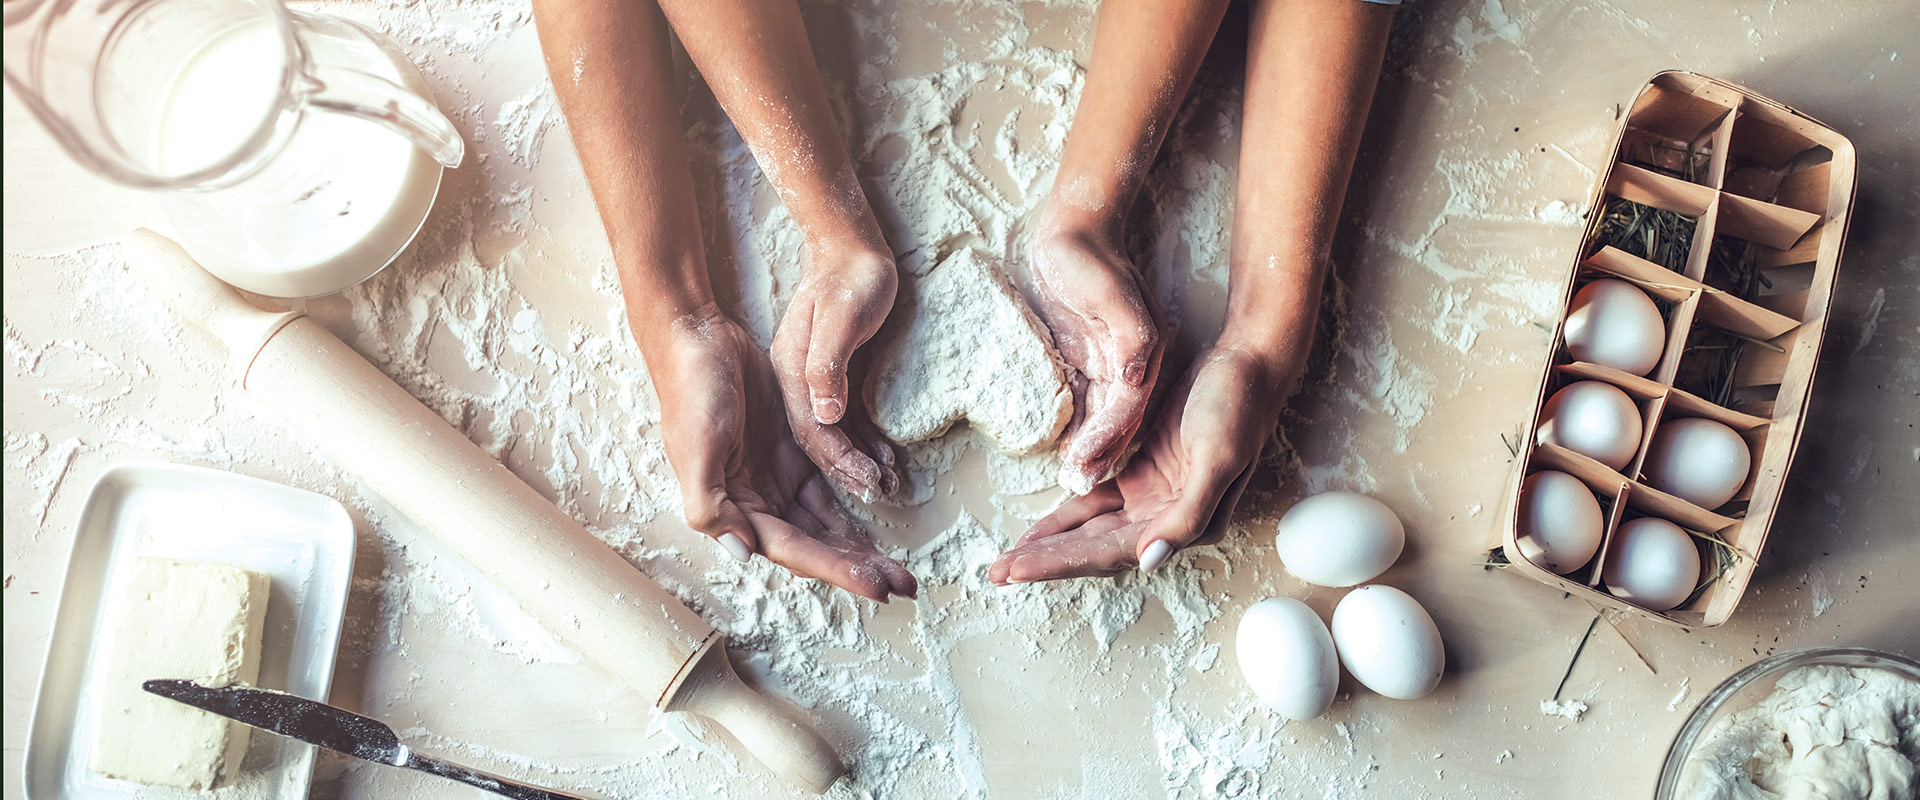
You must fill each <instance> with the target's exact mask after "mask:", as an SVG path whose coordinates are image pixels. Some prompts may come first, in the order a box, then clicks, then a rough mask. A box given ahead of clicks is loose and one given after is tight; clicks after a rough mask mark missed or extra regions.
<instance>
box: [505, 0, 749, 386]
mask: <svg viewBox="0 0 1920 800" xmlns="http://www.w3.org/2000/svg"><path fill="white" fill-rule="evenodd" d="M534 14H535V16H536V18H537V21H538V28H539V34H540V44H541V49H542V50H543V51H544V52H545V54H546V62H547V71H548V73H549V74H550V75H551V76H552V78H553V88H554V93H555V95H557V96H558V97H559V100H560V107H561V109H562V111H564V112H565V113H566V116H567V125H568V128H569V129H570V130H571V131H572V134H573V141H574V147H575V149H576V150H578V151H579V154H580V163H581V167H582V168H583V169H584V170H585V172H586V176H587V185H588V186H589V187H591V189H592V190H593V197H594V201H595V203H596V204H597V205H598V206H599V209H600V218H601V221H602V223H603V224H604V225H605V226H606V230H607V239H608V241H609V243H610V244H611V245H612V248H613V256H614V261H615V263H616V264H617V265H618V266H619V270H620V285H621V290H622V293H623V294H624V295H625V297H626V304H627V313H628V317H629V321H630V324H631V325H632V327H633V331H634V338H635V340H636V341H637V342H638V343H639V345H640V347H641V350H642V352H643V353H646V354H647V357H648V360H649V362H653V361H654V360H656V358H657V354H659V353H660V352H661V349H662V348H663V347H665V346H666V340H667V337H668V336H669V335H670V334H671V332H672V331H674V330H676V327H684V326H685V325H686V324H687V321H690V320H694V319H700V318H704V317H705V316H707V315H710V314H712V313H717V311H716V307H715V305H714V300H713V289H712V286H711V284H710V282H709V280H708V277H707V271H706V255H705V248H704V246H703V245H702V242H701V238H700V220H699V215H698V206H697V205H696V200H695V198H694V191H693V174H692V172H691V169H690V167H689V166H688V163H687V158H686V153H685V150H686V144H685V142H684V140H683V136H684V134H683V132H682V129H681V124H680V114H679V109H680V104H679V102H678V98H677V97H676V95H675V92H674V90H673V85H674V81H673V63H672V55H671V51H670V49H669V44H668V37H667V26H666V21H665V19H664V18H662V16H661V14H660V10H659V8H658V7H657V6H655V5H654V4H653V2H652V1H651V0H534ZM677 321H678V322H677ZM676 322H677V324H676Z"/></svg>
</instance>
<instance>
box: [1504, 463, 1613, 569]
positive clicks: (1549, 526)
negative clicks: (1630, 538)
mask: <svg viewBox="0 0 1920 800" xmlns="http://www.w3.org/2000/svg"><path fill="white" fill-rule="evenodd" d="M1605 527H1606V520H1605V519H1602V518H1601V516H1600V501H1599V500H1598V499H1596V498H1595V497H1594V496H1593V492H1592V491H1591V490H1589V489H1588V488H1587V485H1586V484H1584V483H1581V482H1580V479H1579V478H1576V477H1573V476H1572V475H1568V474H1567V473H1564V472H1560V471H1558V470H1545V471H1542V472H1536V473H1533V474H1532V475H1528V476H1527V479H1526V480H1525V481H1523V482H1521V484H1520V513H1519V514H1518V515H1517V516H1516V518H1515V519H1514V542H1515V544H1518V545H1519V546H1520V554H1521V555H1522V556H1525V557H1526V559H1527V560H1528V561H1531V562H1533V563H1535V564H1538V565H1539V566H1540V567H1541V568H1542V569H1546V570H1550V571H1552V572H1555V573H1558V574H1561V575H1565V574H1567V573H1569V572H1572V571H1574V570H1576V569H1579V568H1580V567H1581V566H1583V565H1585V564H1586V563H1587V562H1588V561H1591V560H1593V554H1594V552H1595V551H1597V550H1599V549H1600V534H1601V530H1602V529H1603V528H1605Z"/></svg>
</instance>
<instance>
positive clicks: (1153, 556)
mask: <svg viewBox="0 0 1920 800" xmlns="http://www.w3.org/2000/svg"><path fill="white" fill-rule="evenodd" d="M1170 555H1173V545H1171V544H1168V543H1167V540H1165V539H1158V540H1155V541H1154V543H1153V544H1150V545H1147V551H1146V552H1144V553H1141V554H1140V571H1141V572H1152V571H1154V570H1156V569H1159V568H1160V565H1161V564H1165V563H1167V556H1170Z"/></svg>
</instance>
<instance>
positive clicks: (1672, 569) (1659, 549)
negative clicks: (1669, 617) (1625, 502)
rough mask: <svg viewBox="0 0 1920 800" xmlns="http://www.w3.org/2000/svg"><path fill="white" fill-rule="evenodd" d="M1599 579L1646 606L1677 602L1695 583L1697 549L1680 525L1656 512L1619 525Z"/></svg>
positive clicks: (1609, 588)
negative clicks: (1654, 514) (1657, 514)
mask: <svg viewBox="0 0 1920 800" xmlns="http://www.w3.org/2000/svg"><path fill="white" fill-rule="evenodd" d="M1600 579H1601V580H1602V581H1605V582H1606V584H1607V591H1609V592H1612V593H1613V596H1614V597H1618V598H1620V599H1622V600H1625V601H1627V602H1629V603H1632V604H1634V605H1637V606H1639V607H1641V608H1644V609H1648V610H1650V611H1665V610H1667V609H1669V608H1673V607H1674V606H1677V605H1680V601H1682V600H1685V599H1687V595H1690V594H1693V589H1694V587H1695V586H1698V585H1699V583H1700V550H1699V548H1698V547H1696V546H1695V545H1694V543H1693V537H1691V536H1688V535H1687V532H1686V531H1683V530H1681V529H1680V526H1678V525H1675V524H1673V523H1671V522H1668V521H1666V520H1664V519H1660V518H1658V517H1641V518H1639V519H1632V520H1628V521H1626V522H1623V523H1621V524H1620V530H1618V531H1615V532H1614V534H1613V546H1611V547H1609V548H1607V560H1606V563H1605V564H1603V565H1602V566H1601V567H1600Z"/></svg>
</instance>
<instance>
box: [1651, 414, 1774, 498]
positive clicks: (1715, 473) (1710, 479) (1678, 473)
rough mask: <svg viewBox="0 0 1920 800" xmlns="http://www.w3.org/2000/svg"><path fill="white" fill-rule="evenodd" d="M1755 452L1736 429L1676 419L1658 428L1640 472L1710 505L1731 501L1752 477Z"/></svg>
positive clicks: (1669, 491) (1672, 491)
mask: <svg viewBox="0 0 1920 800" xmlns="http://www.w3.org/2000/svg"><path fill="white" fill-rule="evenodd" d="M1752 467H1753V454H1752V452H1751V451H1749V450H1748V449H1747V440H1745V439H1742V438H1740V434H1739V433H1738V432H1736V431H1734V429H1732V428H1729V427H1727V426H1725V425H1722V424H1720V423H1718V422H1714V421H1713V420H1710V419H1701V418H1699V417H1684V418H1681V419H1670V420H1666V421H1664V422H1662V423H1660V427H1658V428H1656V429H1654V431H1653V441H1651V442H1648V443H1647V460H1646V462H1645V463H1644V464H1643V465H1642V466H1641V469H1640V471H1641V472H1642V473H1643V474H1645V475H1646V477H1647V485H1648V486H1651V487H1653V488H1655V489H1659V490H1660V491H1663V492H1666V493H1667V494H1670V495H1673V496H1674V497H1678V498H1680V499H1682V500H1685V501H1687V502H1689V503H1692V504H1694V505H1696V506H1699V507H1701V508H1705V509H1709V510H1711V509H1715V508H1719V507H1721V506H1723V505H1726V504H1727V501H1728V500H1732V499H1733V495H1734V494H1735V493H1736V492H1739V491H1740V487H1741V486H1742V485H1743V484H1745V483H1746V482H1747V472H1748V471H1749V470H1751V469H1752Z"/></svg>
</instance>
